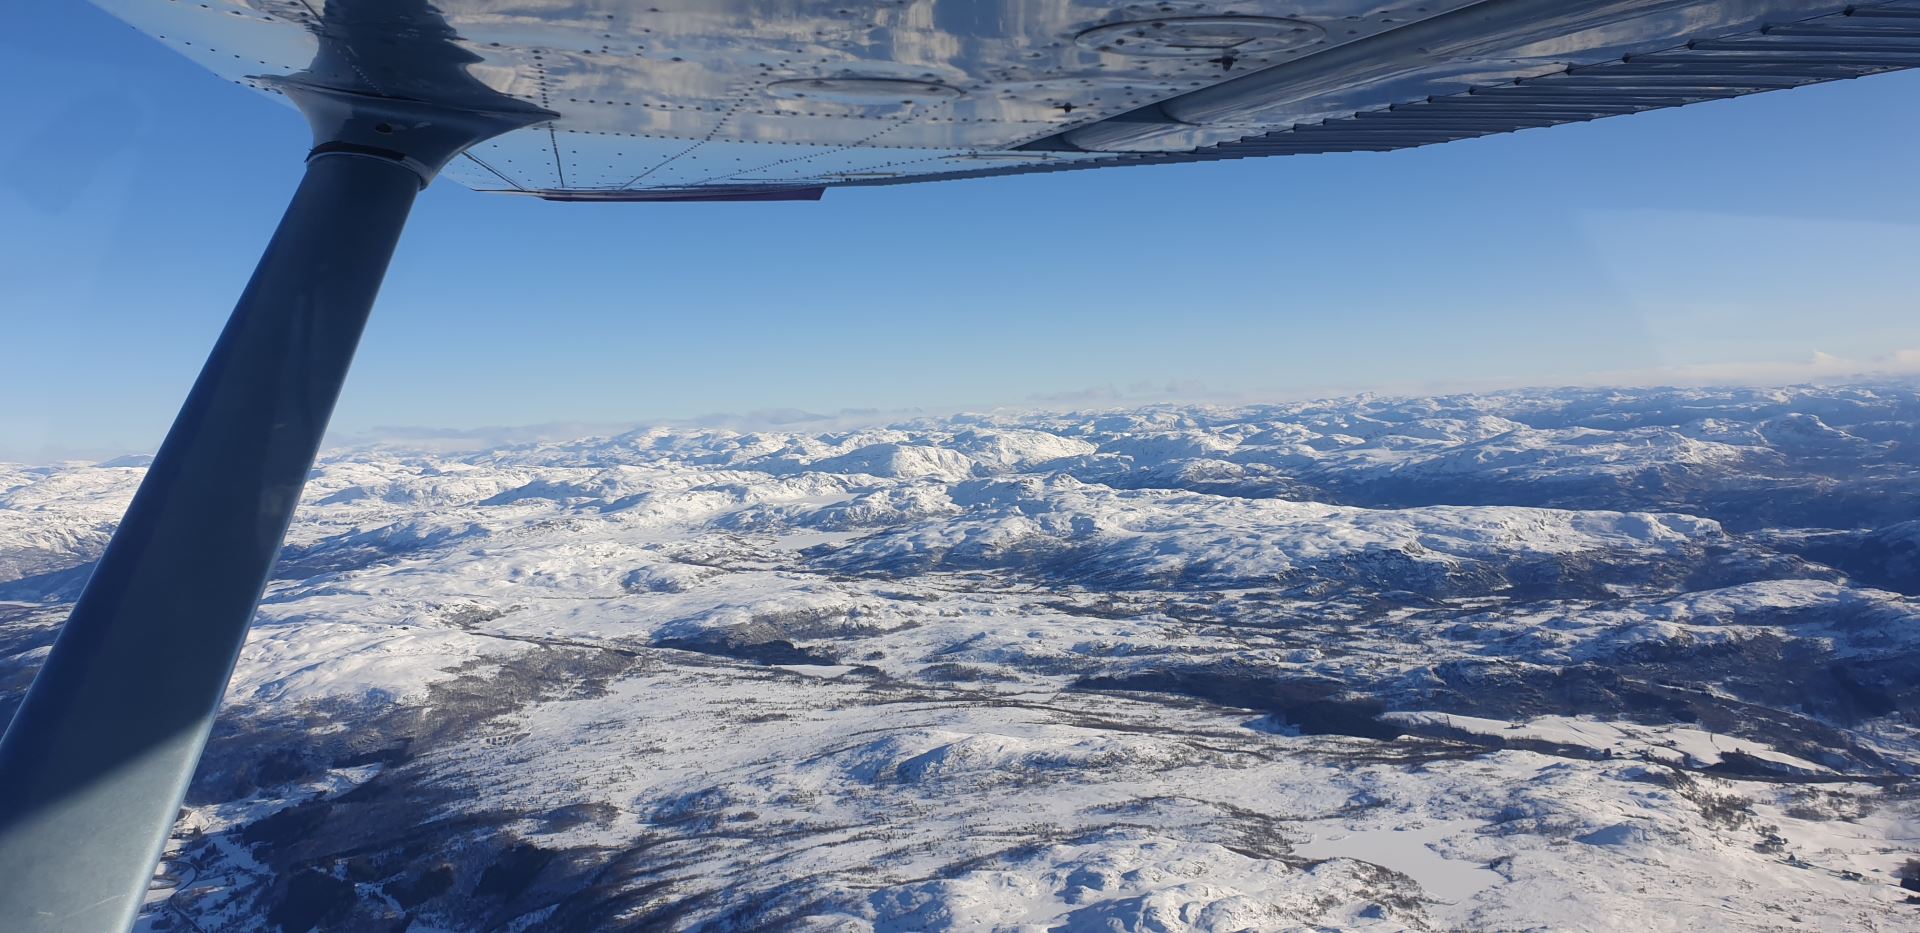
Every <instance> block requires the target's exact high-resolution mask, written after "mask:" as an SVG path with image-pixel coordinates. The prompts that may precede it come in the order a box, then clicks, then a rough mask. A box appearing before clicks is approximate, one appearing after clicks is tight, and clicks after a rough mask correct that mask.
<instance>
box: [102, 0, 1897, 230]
mask: <svg viewBox="0 0 1920 933" xmlns="http://www.w3.org/2000/svg"><path fill="white" fill-rule="evenodd" d="M97 2H98V3H99V4H100V5H101V6H104V7H105V8H107V9H108V10H110V11H112V12H113V13H114V14H116V15H118V16H119V17H121V18H122V19H124V20H126V21H127V22H129V23H131V24H133V25H134V26H136V27H137V28H139V29H141V30H143V31H145V32H148V33H151V34H153V35H155V36H156V37H158V38H160V39H161V41H164V42H166V43H167V44H168V45H170V46H172V47H173V48H175V49H176V50H178V51H179V52H180V53H181V54H184V55H186V56H188V57H189V58H192V59H193V60H195V61H197V62H199V63H200V64H202V65H204V66H206V67H207V68H208V69H210V70H212V71H213V72H215V73H217V74H219V75H221V76H223V77H226V78H228V79H230V80H233V81H235V82H238V83H240V84H244V85H247V86H249V87H253V88H256V89H259V90H261V91H265V92H268V93H277V90H278V82H279V81H282V80H284V79H285V78H286V77H287V76H289V75H293V74H295V73H297V72H300V71H301V70H302V69H304V68H306V67H307V66H308V63H309V62H310V60H311V59H313V57H314V52H315V48H316V44H317V38H316V31H317V30H318V28H319V27H318V23H319V21H320V18H321V17H323V16H325V15H327V14H328V13H329V12H330V11H329V7H332V6H339V5H340V4H338V3H335V4H328V3H325V2H323V0H311V2H303V0H214V2H208V3H198V2H192V0H97ZM435 9H436V10H437V12H438V13H439V15H440V16H441V17H443V18H444V20H445V23H446V25H447V26H448V27H450V29H451V33H452V36H451V37H450V41H451V42H452V43H453V44H454V45H456V46H458V47H459V48H460V49H462V50H464V51H465V52H467V53H469V54H470V56H471V61H470V62H469V63H467V64H466V67H465V70H466V72H467V74H468V75H470V76H471V78H472V79H473V80H474V81H477V82H479V83H481V84H484V85H485V86H486V87H488V88H490V89H492V90H493V91H495V92H498V93H499V94H502V95H505V96H507V97H511V98H514V99H517V100H520V101H524V102H525V103H527V104H529V105H534V106H537V107H540V108H542V109H544V110H547V111H551V112H552V113H553V114H554V115H555V116H554V117H553V119H551V120H547V121H545V122H542V123H539V124H536V125H533V126H529V127H526V128H524V129H518V130H514V131H512V132H509V133H506V134H504V135H501V136H497V137H495V138H493V139H491V140H489V141H486V142H483V143H481V144H479V145H476V146H474V147H473V148H472V149H471V150H469V151H468V152H467V153H466V154H465V155H464V156H462V157H460V158H458V159H455V160H454V161H453V162H452V163H451V164H450V165H448V166H447V168H446V169H445V170H443V174H445V175H447V176H449V177H452V178H454V179H455V180H457V181H459V182H460V183H462V184H465V185H467V186H469V187H472V188H476V189H479V190H483V191H501V192H509V193H517V194H529V195H537V196H541V197H547V198H553V199H563V200H650V199H720V198H754V199H764V198H811V197H818V196H819V193H820V190H821V189H824V188H831V187H844V186H870V185H891V184H900V183H905V182H916V181H934V180H941V179H953V178H974V177H983V176H993V175H1007V174H1019V173H1029V172H1050V171H1062V170H1072V169H1083V168H1102V167H1108V166H1118V165H1140V164H1157V163H1166V162H1193V161H1205V160H1216V159H1240V158H1248V157H1252V156H1268V155H1303V154H1310V153H1328V152H1355V151H1386V150H1393V149H1403V148H1409V147H1414V146H1425V145H1431V144H1434V143H1442V142H1448V141H1452V140H1460V139H1471V138H1474V137H1478V136H1486V135H1489V134H1494V133H1506V132H1511V131H1514V130H1521V129H1529V128H1537V127H1548V126H1554V125H1557V124H1561V123H1572V122H1582V121H1587V120H1593V119H1598V118H1601V117H1608V116H1620V115H1626V114H1633V113H1639V112H1641V111H1644V110H1654V109H1660V108H1666V107H1676V106H1682V105H1685V104H1692V103H1698V102H1702V101H1709V100H1718V99H1721V98H1728V97H1737V96H1741V95H1744V94H1751V93H1756V92H1760V91H1770V90H1781V89H1786V88H1793V87H1799V86H1801V85H1805V84H1815V83H1819V82H1823V81H1833V80H1838V79H1842V78H1855V77H1860V76H1863V75H1869V74H1875V73H1878V72H1883V71H1893V70H1897V69H1902V68H1909V67H1913V66H1915V65H1920V0H1893V2H1877V3H1876V2H1869V3H1852V4H1848V3H1835V2H1813V0H1479V2H1474V0H1402V2H1392V0H1256V2H1212V0H1166V2H1134V3H1127V2H1111V3H1103V2H1093V0H886V2H846V0H648V2H645V3H640V2H623V0H585V2H561V3H551V2H533V0H519V2H513V0H507V2H500V0H444V2H442V3H439V4H437V5H436V7H435ZM364 58H365V59H367V60H363V61H358V62H346V63H343V67H342V68H341V69H340V71H339V73H338V74H332V75H319V76H317V79H318V80H322V81H330V82H332V83H334V84H336V85H343V86H355V87H364V88H365V89H368V90H373V91H376V92H378V93H380V94H382V95H384V96H402V97H414V98H420V99H434V96H435V93H436V90H437V89H436V88H435V87H433V86H431V85H426V84H423V83H422V82H421V81H420V80H418V79H417V77H416V76H412V75H409V74H407V72H406V69H405V68H404V67H402V66H397V65H396V64H395V63H390V62H375V63H373V64H372V65H371V66H369V61H370V60H372V59H373V58H375V56H374V55H372V54H368V55H366V56H364ZM356 67H358V70H355V69H356Z"/></svg>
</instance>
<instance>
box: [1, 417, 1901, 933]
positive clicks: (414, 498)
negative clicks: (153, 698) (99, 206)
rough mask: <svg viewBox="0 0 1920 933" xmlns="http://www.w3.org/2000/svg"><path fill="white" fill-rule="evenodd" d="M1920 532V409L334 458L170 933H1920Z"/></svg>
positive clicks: (972, 420) (40, 628)
mask: <svg viewBox="0 0 1920 933" xmlns="http://www.w3.org/2000/svg"><path fill="white" fill-rule="evenodd" d="M141 474H142V468H141V466H140V461H138V460H129V461H116V462H115V463H113V464H100V465H91V464H79V463H69V464H59V465H53V466H22V465H0V697H4V704H5V705H4V707H0V709H4V710H5V711H7V712H10V710H11V707H12V704H13V703H14V702H16V701H17V698H18V696H19V694H20V692H21V691H22V690H24V689H25V686H26V684H27V683H28V682H29V680H30V679H31V677H32V674H33V671H34V669H35V667H36V665H37V664H38V662H39V659H40V658H41V657H43V656H44V653H45V647H46V645H48V644H49V643H50V642H51V640H52V638H53V635H54V634H55V631H56V630H57V626H58V624H59V622H60V620H61V619H62V618H64V613H65V611H66V608H67V606H68V604H69V601H70V600H71V599H72V598H73V596H74V595H75V594H76V593H77V592H78V590H79V588H80V586H81V585H83V584H84V582H85V576H86V573H87V569H88V565H89V562H90V561H91V560H92V559H94V558H95V557H96V556H97V554H98V553H99V550H100V548H101V547H102V546H103V545H104V543H105V540H106V537H107V535H108V534H109V533H110V531H111V529H112V524H113V522H114V521H115V520H116V519H117V517H118V515H119V513H120V510H121V509H122V508H123V507H124V505H125V503H126V501H127V499H128V497H129V496H130V495H131V494H132V491H133V489H134V487H135V486H136V485H137V484H138V482H139V480H140V477H141ZM1917 528H1920V391H1917V390H1915V389H1914V388H1913V387H1911V386H1872V387H1864V386H1863V387H1850V388H1807V387H1800V388H1785V389H1739V390H1702V389H1687V390H1680V389H1659V390H1555V391H1531V392H1507V393H1494V394H1486V395H1466V396H1451V397H1441V398H1417V399H1389V398H1375V397H1362V398H1353V399H1336V400H1330V401H1321V402H1310V403H1293V404H1285V405H1267V406H1255V407H1247V408H1235V409H1220V408H1186V407H1153V408H1145V409H1138V410H1129V411H1089V412H1061V413H1050V414H1020V415H1013V414H994V415H969V416H958V417H954V418H946V419H929V420H924V421H917V422H912V423H906V424H898V425H893V426H890V427H887V428H884V429H871V430H860V431H853V432H843V433H834V434H818V435H816V434H805V433H753V434H743V433H734V432H727V431H713V430H674V429H653V430H644V431H637V432H634V433H630V434H623V435H619V436H612V437H593V438H583V439H581V440H578V441H572V442H567V443H554V444H533V445H525V446H515V447H508V448H501V449H496V450H489V451H483V452H479V453H471V454H447V453H430V452H422V451H412V450H405V449H398V448H391V447H379V446H374V447H366V448H360V449H354V450H345V451H337V452H335V453H332V454H330V455H328V456H327V457H325V458H323V460H322V462H321V463H320V464H319V465H318V466H317V467H316V468H315V470H314V473H313V477H312V480H311V482H310V483H309V485H308V488H307V493H306V501H305V503H304V504H303V507H302V510H301V512H300V514H299V516H298V517H297V518H296V521H295V525H294V528H293V531H292V533H291V536H290V538H289V542H288V546H287V549H286V551H285V552H284V554H283V556H282V559H281V563H280V566H279V568H278V569H277V571H276V574H275V580H274V582H273V584H272V585H271V587H270V589H269V590H268V593H267V595H266V598H265V600H264V601H263V603H262V606H261V610H260V617H259V621H258V623H257V624H256V625H255V627H254V630H253V633H252V637H251V639H250V641H249V643H248V645H247V648H246V651H245V653H244V656H243V657H242V659H241V662H240V665H239V669H238V670H237V672H236V674H235V677H234V681H233V685H232V687H231V689H230V692H229V695H228V702H227V707H226V710H225V713H224V715H223V718H222V720H221V723H220V725H219V727H218V729H217V731H216V734H215V736H214V739H213V741H212V743H211V745H210V746H209V748H208V751H207V756H206V758H205V760H204V762H203V764H202V767H201V771H200V773H199V775H198V777H197V778H196V780H195V784H194V787H193V790H192V792H191V795H190V797H189V801H188V803H189V806H188V809H187V810H186V812H185V813H184V814H183V816H182V819H181V821H180V824H179V826H178V828H177V830H176V833H175V837H174V840H173V842H172V844H171V846H170V847H169V851H168V855H167V859H166V861H165V863H164V864H163V866H162V871H161V874H160V877H159V878H158V879H157V880H156V882H155V886H154V889H153V891H152V894H151V896H150V900H149V904H148V910H147V912H146V913H145V915H144V916H143V918H142V921H141V922H142V925H143V926H144V927H145V928H146V929H150V930H202V931H225V930H254V929H259V928H261V927H262V926H263V925H268V926H270V925H278V926H280V927H282V928H285V929H290V930H306V929H310V928H315V927H318V928H321V929H329V930H332V929H338V930H414V931H420V933H427V931H435V930H468V929H502V930H514V931H532V930H576V929H669V930H682V929H688V930H690V929H703V930H748V929H795V930H822V931H825V930H884V931H907V930H989V929H993V930H1031V931H1039V930H1067V931H1083V930H1084V931H1093V930H1100V931H1108V930H1142V931H1144V930H1153V931H1187V930H1196V931H1198V930H1205V931H1236V930H1309V929H1352V930H1379V931H1385V930H1567V929H1582V930H1585V929H1592V930H1630V931H1634V933H1643V931H1651V930H1703V929H1714V930H1793V929H1806V930H1841V929H1845V930H1867V931H1891V930H1920V903H1915V902H1913V901H1911V900H1910V896H1911V895H1912V893H1913V892H1912V890H1910V889H1920V877H1916V878H1915V879H1914V880H1913V881H1912V882H1910V883H1909V889H1907V890H1903V889H1902V887H1901V879H1902V875H1901V873H1902V871H1907V872H1920V863H1914V864H1913V866H1912V867H1911V868H1907V867H1904V866H1908V864H1909V860H1910V859H1916V858H1920V774H1916V770H1917V769H1920V733H1917V732H1916V726H1920V532H1917V531H1916V529H1917Z"/></svg>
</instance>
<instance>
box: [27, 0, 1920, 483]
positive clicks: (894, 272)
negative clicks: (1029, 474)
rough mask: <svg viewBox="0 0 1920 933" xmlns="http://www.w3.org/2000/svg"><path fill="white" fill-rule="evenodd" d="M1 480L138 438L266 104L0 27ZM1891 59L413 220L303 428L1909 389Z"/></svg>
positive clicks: (68, 9)
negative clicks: (1481, 113)
mask: <svg viewBox="0 0 1920 933" xmlns="http://www.w3.org/2000/svg"><path fill="white" fill-rule="evenodd" d="M0 86H5V87H8V88H12V89H14V91H13V93H12V94H10V95H9V101H8V109H9V111H10V112H9V114H8V119H7V121H6V123H7V127H6V129H5V130H4V131H0V458H11V459H28V460H41V459H48V458H52V457H58V456H91V455H98V454H104V453H112V452H123V451H130V450H145V449H149V448H151V447H152V446H153V445H155V444H157V442H158V440H159V438H160V436H161V434H163V433H164V431H165V429H166V426H167V424H168V422H169V421H170V420H171V418H172V414H173V411H174V409H175V406H176V405H177V404H178V402H179V400H180V398H181V397H182V396H183V395H184V393H185V391H186V389H187V386H188V385H189V384H190V383H191V381H192V379H193V375H194V373H195V372H196V371H197V370H198V368H199V365H200V361H201V359H202V358H203V356H204V354H205V352H206V350H207V348H208V347H209V346H210V345H211V343H212V341H213V337H214V335H215V334H216V333H217V332H218V330H219V328H220V325H221V323H222V322H223V321H224V319H225V317H226V315H227V312H228V311H229V310H230V309H231V307H232V302H233V300H234V298H235V297H236V296H237V295H238V294H239V292H240V289H241V287H242V285H244V284H245V282H246V279H247V276H248V274H249V273H250V272H251V270H252V267H253V263H254V261H255V259H256V258H258V254H259V250H260V248H261V246H262V245H263V244H264V243H265V241H266V238H267V236H268V234H269V233H270V232H271V231H272V229H273V226H274V224H275V223H276V222H277V221H278V219H279V216H280V212H281V210H282V209H283V208H284V207H285V204H286V200H287V197H288V196H289V195H290V194H291V192H292V190H293V188H294V185H295V184H296V182H297V181H298V178H299V174H300V171H301V157H302V155H303V154H304V152H305V150H306V147H307V145H308V139H307V131H306V126H305V124H304V122H303V121H302V120H301V119H300V118H299V117H298V115H296V114H295V113H294V112H293V111H292V110H290V109H287V108H285V107H283V106H282V105H280V104H278V103H276V102H274V101H272V100H269V99H267V98H266V97H264V96H260V95H257V94H255V93H253V92H251V91H247V90H245V89H243V88H240V87H237V86H235V85H232V84H228V83H224V82H222V81H220V80H219V79H217V78H215V77H213V76H212V75H210V74H207V73H205V72H202V71H201V70H199V69H198V68H197V67H196V66H193V65H191V64H190V63H188V62H187V61H186V60H185V59H182V58H179V57H177V56H175V55H174V54H173V53H172V52H170V51H167V50H166V49H164V48H162V47H161V46H160V45H159V44H158V43H155V42H153V41H151V40H149V39H147V38H145V37H143V36H141V35H140V34H138V33H136V32H134V31H133V30H132V29H130V28H128V27H126V26H124V25H122V24H120V23H119V22H118V21H117V20H114V19H112V18H111V17H109V16H107V15H106V14H104V13H102V12H100V11H98V10H97V9H95V8H93V7H91V6H89V5H87V4H85V3H82V2H79V0H13V2H12V3H10V4H9V5H8V6H7V8H6V10H5V12H4V13H0ZM1917 103H1920V74H1915V73H1907V74H1898V75H1891V76H1882V77H1876V78H1870V79H1865V80H1861V81H1851V82H1840V83H1836V84H1831V85H1824V86H1819V87H1814V88H1808V89H1802V90H1796V91H1790V92H1784V93H1773V94H1763V95H1759V96H1756V97H1751V98H1747V99H1743V100H1736V101H1726V102H1719V103H1711V104H1703V105H1698V106H1694V107H1689V108H1686V109H1684V110H1679V111H1667V112H1661V113H1652V114H1643V115H1639V116H1634V117H1626V118H1618V119H1612V120H1603V121H1598V122H1595V123H1591V124H1587V125H1581V126H1569V127H1559V128H1555V129H1550V130H1532V131H1526V132H1522V133H1517V134H1512V135H1508V136H1502V137H1494V138H1489V139H1484V140H1476V141H1471V142H1463V143H1453V144H1449V145H1446V146H1438V147H1429V148H1426V149H1421V150H1417V151H1409V152H1401V153H1392V154H1351V155H1330V156H1310V157H1294V158H1282V159H1265V160H1248V161H1243V162H1228V163H1218V164H1210V165H1185V166H1166V167H1155V168H1129V169H1124V170H1111V171H1091V172H1082V173H1061V174H1053V175H1047V176H1043V177H1030V178H1006V179H990V180H978V181H967V182H947V183H939V184H929V185H922V186H908V187H898V188H878V189H865V190H852V191H829V192H827V195H826V198H825V199H824V200H822V201H820V202H818V203H797V204H758V205H755V204H706V205H702V204H664V205H645V204H550V203H545V202H539V201H533V200H527V199H520V198H510V197H502V196H497V195H492V196H490V195H481V194H476V193H474V192H471V191H468V190H466V189H463V188H460V187H459V186H457V185H455V184H453V183H451V182H446V181H442V182H439V183H437V184H435V185H434V186H433V187H431V188H430V189H429V190H428V191H427V192H426V193H425V194H424V195H423V196H422V198H421V200H420V202H419V204H418V206H417V207H416V208H415V211H414V215H413V220H412V223H411V225H410V227H409V229H408V231H407V235H406V238H405V240H404V241H403V242H402V244H401V247H400V251H399V254H398V256H396V258H395V261H394V266H393V270H392V272H391V273H390V274H389V276H388V279H387V284H386V287H385V289H384V291H383V292H382V294H381V297H380V303H379V305H378V307H377V308H376V310H375V313H374V318H373V322H372V324H371V326H370V327H369V329H368V332H367V335H366V339H365V342H364V343H363V345H362V349H361V353H360V356H359V358H358V360H357V361H356V364H355V372H354V375H353V379H352V380H351V381H350V383H349V385H348V388H347V391H346V394H345V396H344V397H343V398H342V400H341V405H340V409H339V412H338V415H337V417H336V419H335V427H336V437H341V436H344V435H349V434H360V433H365V432H369V431H374V430H375V429H378V428H381V427H382V426H396V425H398V426H424V427H432V428H470V427H479V426H488V425H516V424H533V423H542V422H556V421H563V422H581V423H606V424H612V423H632V422H644V421H649V420H656V419H679V418H689V417H694V416H699V415H703V414H707V413H714V412H736V413H750V412H756V411H765V410H773V409H801V410H806V411H812V412H823V413H833V412H837V411H840V410H842V409H881V410H885V411H906V410H921V411H925V412H929V413H934V412H945V411H952V410H958V409H963V408H987V407H993V406H1001V405H1012V406H1029V407H1031V406H1041V407H1065V406H1080V405H1088V404H1116V403H1121V402H1127V403H1131V402H1134V401H1151V400H1234V401H1241V400H1256V399H1263V398H1270V399H1282V398H1292V397H1299V396H1302V395H1308V394H1325V393H1334V392H1347V391H1358V390H1367V389H1374V390H1381V391H1395V392H1417V391H1429V390H1437V389H1448V388H1455V387H1476V386H1494V385H1530V384H1565V383H1573V382H1589V383H1591V382H1621V383H1648V382H1688V381H1719V380H1734V381H1742V380H1744V381H1756V382H1785V381H1793V380H1797V379H1806V378H1816V377H1836V376H1841V375H1845V374H1847V373H1850V372H1860V371H1912V370H1915V369H1920V315H1917V314H1916V312H1920V297H1916V296H1920V172H1915V171H1914V166H1915V164H1916V158H1920V156H1917V155H1916V153H1920V107H1917V106H1916V104H1917Z"/></svg>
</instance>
